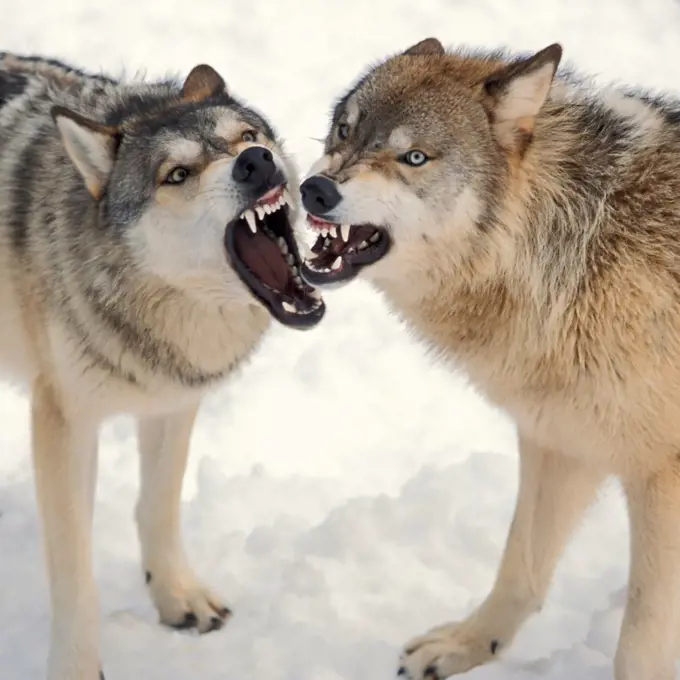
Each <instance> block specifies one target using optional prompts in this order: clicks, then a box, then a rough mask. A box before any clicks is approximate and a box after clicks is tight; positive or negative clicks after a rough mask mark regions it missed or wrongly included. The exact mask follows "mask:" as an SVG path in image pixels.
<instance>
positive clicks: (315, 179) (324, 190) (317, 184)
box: [300, 175, 342, 215]
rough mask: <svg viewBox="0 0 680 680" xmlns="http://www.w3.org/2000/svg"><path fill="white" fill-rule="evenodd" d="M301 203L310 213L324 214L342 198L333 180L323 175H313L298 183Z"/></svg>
mask: <svg viewBox="0 0 680 680" xmlns="http://www.w3.org/2000/svg"><path fill="white" fill-rule="evenodd" d="M300 195H301V197H302V205H304V207H305V210H306V211H307V212H309V213H311V214H312V215H325V214H326V213H328V212H330V211H331V210H333V208H335V206H336V205H338V203H340V201H341V200H342V196H341V195H340V192H339V191H338V189H337V187H336V185H335V182H334V181H333V180H331V179H328V177H324V176H323V175H313V176H312V177H309V178H308V179H306V180H305V181H304V182H303V183H302V184H301V185H300Z"/></svg>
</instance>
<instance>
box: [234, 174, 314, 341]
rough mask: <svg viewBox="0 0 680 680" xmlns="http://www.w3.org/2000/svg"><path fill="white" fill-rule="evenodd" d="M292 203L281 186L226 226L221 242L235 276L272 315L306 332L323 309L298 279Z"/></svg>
mask: <svg viewBox="0 0 680 680" xmlns="http://www.w3.org/2000/svg"><path fill="white" fill-rule="evenodd" d="M290 203H291V197H290V194H289V193H288V190H287V189H286V188H285V186H283V185H282V186H279V187H276V188H274V189H272V190H271V191H269V192H267V193H266V194H264V195H263V196H261V197H260V198H259V199H258V200H257V201H255V203H253V205H251V206H250V207H249V208H247V209H246V210H244V211H243V212H242V213H241V215H240V216H239V217H237V218H236V219H235V220H233V221H232V222H230V223H229V224H228V225H227V227H226V230H225V237H224V240H225V246H226V249H227V253H228V255H229V257H230V259H231V262H232V265H233V267H234V269H235V271H236V273H237V274H238V275H239V277H240V278H241V280H242V281H243V283H244V284H245V285H246V287H247V288H248V289H249V290H250V292H251V293H252V294H253V296H254V297H255V298H256V299H258V300H259V301H260V302H261V303H262V304H263V305H264V306H265V308H267V309H268V310H269V312H270V313H271V315H272V316H273V317H274V318H276V319H277V320H278V321H280V322H281V323H282V324H284V325H286V326H291V327H294V328H310V327H311V326H314V325H316V324H317V323H318V322H319V321H320V320H321V318H322V317H323V315H324V313H325V306H324V303H323V300H322V298H321V295H320V294H319V293H318V292H317V291H315V290H314V288H313V287H312V286H311V285H309V284H308V283H307V282H305V281H304V280H303V279H302V278H301V276H300V268H301V266H302V260H301V258H300V254H299V251H298V247H297V243H296V241H295V238H294V236H293V230H292V227H291V224H290V221H289V219H288V210H289V208H288V205H289V204H290Z"/></svg>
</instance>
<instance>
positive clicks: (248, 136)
mask: <svg viewBox="0 0 680 680" xmlns="http://www.w3.org/2000/svg"><path fill="white" fill-rule="evenodd" d="M241 139H242V140H243V141H244V142H254V141H255V140H256V139H257V133H256V132H254V131H253V130H246V131H245V132H244V133H243V134H242V135H241Z"/></svg>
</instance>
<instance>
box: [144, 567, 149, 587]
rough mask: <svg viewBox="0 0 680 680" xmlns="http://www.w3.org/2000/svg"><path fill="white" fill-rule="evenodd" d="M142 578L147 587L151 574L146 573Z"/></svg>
mask: <svg viewBox="0 0 680 680" xmlns="http://www.w3.org/2000/svg"><path fill="white" fill-rule="evenodd" d="M144 578H145V580H146V585H147V586H148V585H149V583H151V572H150V571H147V572H146V574H145V575H144Z"/></svg>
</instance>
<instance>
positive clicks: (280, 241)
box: [276, 236, 288, 255]
mask: <svg viewBox="0 0 680 680" xmlns="http://www.w3.org/2000/svg"><path fill="white" fill-rule="evenodd" d="M276 242H277V243H278V245H279V250H280V251H281V252H282V253H283V254H284V255H285V254H286V253H288V244H287V243H286V239H285V238H283V236H279V238H278V239H276Z"/></svg>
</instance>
